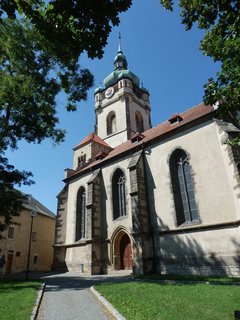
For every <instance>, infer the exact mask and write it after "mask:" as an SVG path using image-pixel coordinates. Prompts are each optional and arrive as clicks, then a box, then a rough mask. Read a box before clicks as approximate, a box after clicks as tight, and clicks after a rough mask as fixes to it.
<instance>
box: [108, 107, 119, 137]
mask: <svg viewBox="0 0 240 320" xmlns="http://www.w3.org/2000/svg"><path fill="white" fill-rule="evenodd" d="M116 131H117V124H116V115H115V113H114V112H113V111H111V112H110V113H109V114H108V116H107V134H108V135H109V134H112V133H114V132H116Z"/></svg>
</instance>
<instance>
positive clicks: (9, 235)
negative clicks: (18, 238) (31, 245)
mask: <svg viewBox="0 0 240 320" xmlns="http://www.w3.org/2000/svg"><path fill="white" fill-rule="evenodd" d="M13 235H14V228H13V227H9V228H8V238H9V239H12V238H13Z"/></svg>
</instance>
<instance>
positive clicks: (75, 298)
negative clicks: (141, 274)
mask: <svg viewBox="0 0 240 320" xmlns="http://www.w3.org/2000/svg"><path fill="white" fill-rule="evenodd" d="M42 279H43V280H44V282H45V283H46V289H45V293H44V296H43V300H42V303H41V307H40V312H39V316H38V320H108V319H111V316H110V314H109V313H108V312H107V310H104V308H103V306H102V305H101V304H100V302H98V301H97V300H96V298H95V297H94V296H93V295H92V293H91V292H90V291H89V288H90V287H91V286H93V285H95V284H98V283H102V282H110V281H112V282H122V281H129V275H127V274H126V273H125V274H124V273H123V274H117V275H110V276H89V277H86V276H82V275H81V274H77V273H63V274H54V275H48V276H44V277H42Z"/></svg>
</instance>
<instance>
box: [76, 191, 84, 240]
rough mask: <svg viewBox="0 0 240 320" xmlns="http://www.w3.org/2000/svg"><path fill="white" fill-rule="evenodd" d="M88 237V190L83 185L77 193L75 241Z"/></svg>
mask: <svg viewBox="0 0 240 320" xmlns="http://www.w3.org/2000/svg"><path fill="white" fill-rule="evenodd" d="M85 237H86V192H85V189H84V188H83V187H81V188H80V189H79V190H78V193H77V208H76V236H75V241H78V240H80V239H84V238H85Z"/></svg>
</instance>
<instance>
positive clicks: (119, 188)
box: [112, 169, 126, 219]
mask: <svg viewBox="0 0 240 320" xmlns="http://www.w3.org/2000/svg"><path fill="white" fill-rule="evenodd" d="M112 197H113V219H117V218H119V217H123V216H126V195H125V176H124V173H123V172H122V170H120V169H117V170H116V171H115V172H114V174H113V178H112Z"/></svg>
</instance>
